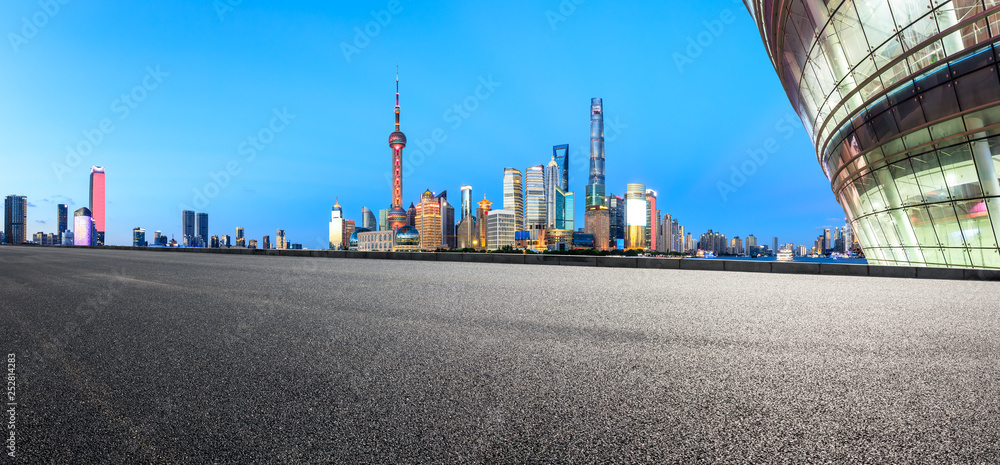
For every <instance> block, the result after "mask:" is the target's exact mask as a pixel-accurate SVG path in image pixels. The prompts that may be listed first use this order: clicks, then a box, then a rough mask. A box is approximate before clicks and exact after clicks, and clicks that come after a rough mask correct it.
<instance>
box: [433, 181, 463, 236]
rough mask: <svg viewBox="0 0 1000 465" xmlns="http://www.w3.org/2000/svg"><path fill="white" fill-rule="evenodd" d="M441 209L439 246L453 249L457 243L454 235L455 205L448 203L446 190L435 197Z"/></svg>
mask: <svg viewBox="0 0 1000 465" xmlns="http://www.w3.org/2000/svg"><path fill="white" fill-rule="evenodd" d="M434 199H435V200H437V202H438V205H440V207H441V208H440V211H441V247H443V248H446V249H454V248H455V246H457V245H458V237H457V236H456V235H455V207H453V206H452V205H451V204H450V203H448V191H446V190H445V191H442V192H441V193H440V194H438V195H437V196H436V197H434Z"/></svg>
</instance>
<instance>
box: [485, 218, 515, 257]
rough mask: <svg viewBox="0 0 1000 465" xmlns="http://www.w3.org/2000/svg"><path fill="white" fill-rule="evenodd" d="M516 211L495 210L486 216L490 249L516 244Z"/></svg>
mask: <svg viewBox="0 0 1000 465" xmlns="http://www.w3.org/2000/svg"><path fill="white" fill-rule="evenodd" d="M514 216H515V213H514V212H512V211H510V210H503V209H501V210H493V211H491V212H490V214H489V215H487V216H486V230H487V236H488V238H487V240H486V242H487V244H488V245H487V248H488V249H490V250H495V249H500V248H503V247H513V246H514V235H515V229H516V227H517V219H516V218H515V217H514Z"/></svg>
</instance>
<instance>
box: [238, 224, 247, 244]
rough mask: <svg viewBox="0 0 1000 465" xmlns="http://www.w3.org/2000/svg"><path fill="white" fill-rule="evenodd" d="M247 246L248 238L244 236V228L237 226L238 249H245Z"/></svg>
mask: <svg viewBox="0 0 1000 465" xmlns="http://www.w3.org/2000/svg"><path fill="white" fill-rule="evenodd" d="M246 246H247V238H246V237H245V236H244V235H243V227H242V226H237V227H236V247H243V248H245V247H246Z"/></svg>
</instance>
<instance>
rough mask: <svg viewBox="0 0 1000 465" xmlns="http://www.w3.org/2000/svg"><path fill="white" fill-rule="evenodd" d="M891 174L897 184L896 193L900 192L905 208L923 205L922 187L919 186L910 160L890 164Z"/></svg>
mask: <svg viewBox="0 0 1000 465" xmlns="http://www.w3.org/2000/svg"><path fill="white" fill-rule="evenodd" d="M889 172H890V173H892V179H893V181H894V182H895V183H896V191H897V192H899V200H900V201H901V202H902V204H903V205H904V206H906V205H914V204H919V203H923V196H921V195H920V194H921V192H920V186H918V185H917V178H916V176H914V175H913V168H912V167H910V160H900V161H897V162H894V163H891V164H889Z"/></svg>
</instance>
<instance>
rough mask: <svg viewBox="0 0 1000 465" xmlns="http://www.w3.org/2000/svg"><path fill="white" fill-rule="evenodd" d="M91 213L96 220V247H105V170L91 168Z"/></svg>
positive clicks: (94, 238)
mask: <svg viewBox="0 0 1000 465" xmlns="http://www.w3.org/2000/svg"><path fill="white" fill-rule="evenodd" d="M90 212H91V214H92V215H93V218H94V237H93V241H94V245H104V214H105V212H104V168H102V167H100V166H94V167H91V168H90Z"/></svg>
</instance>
